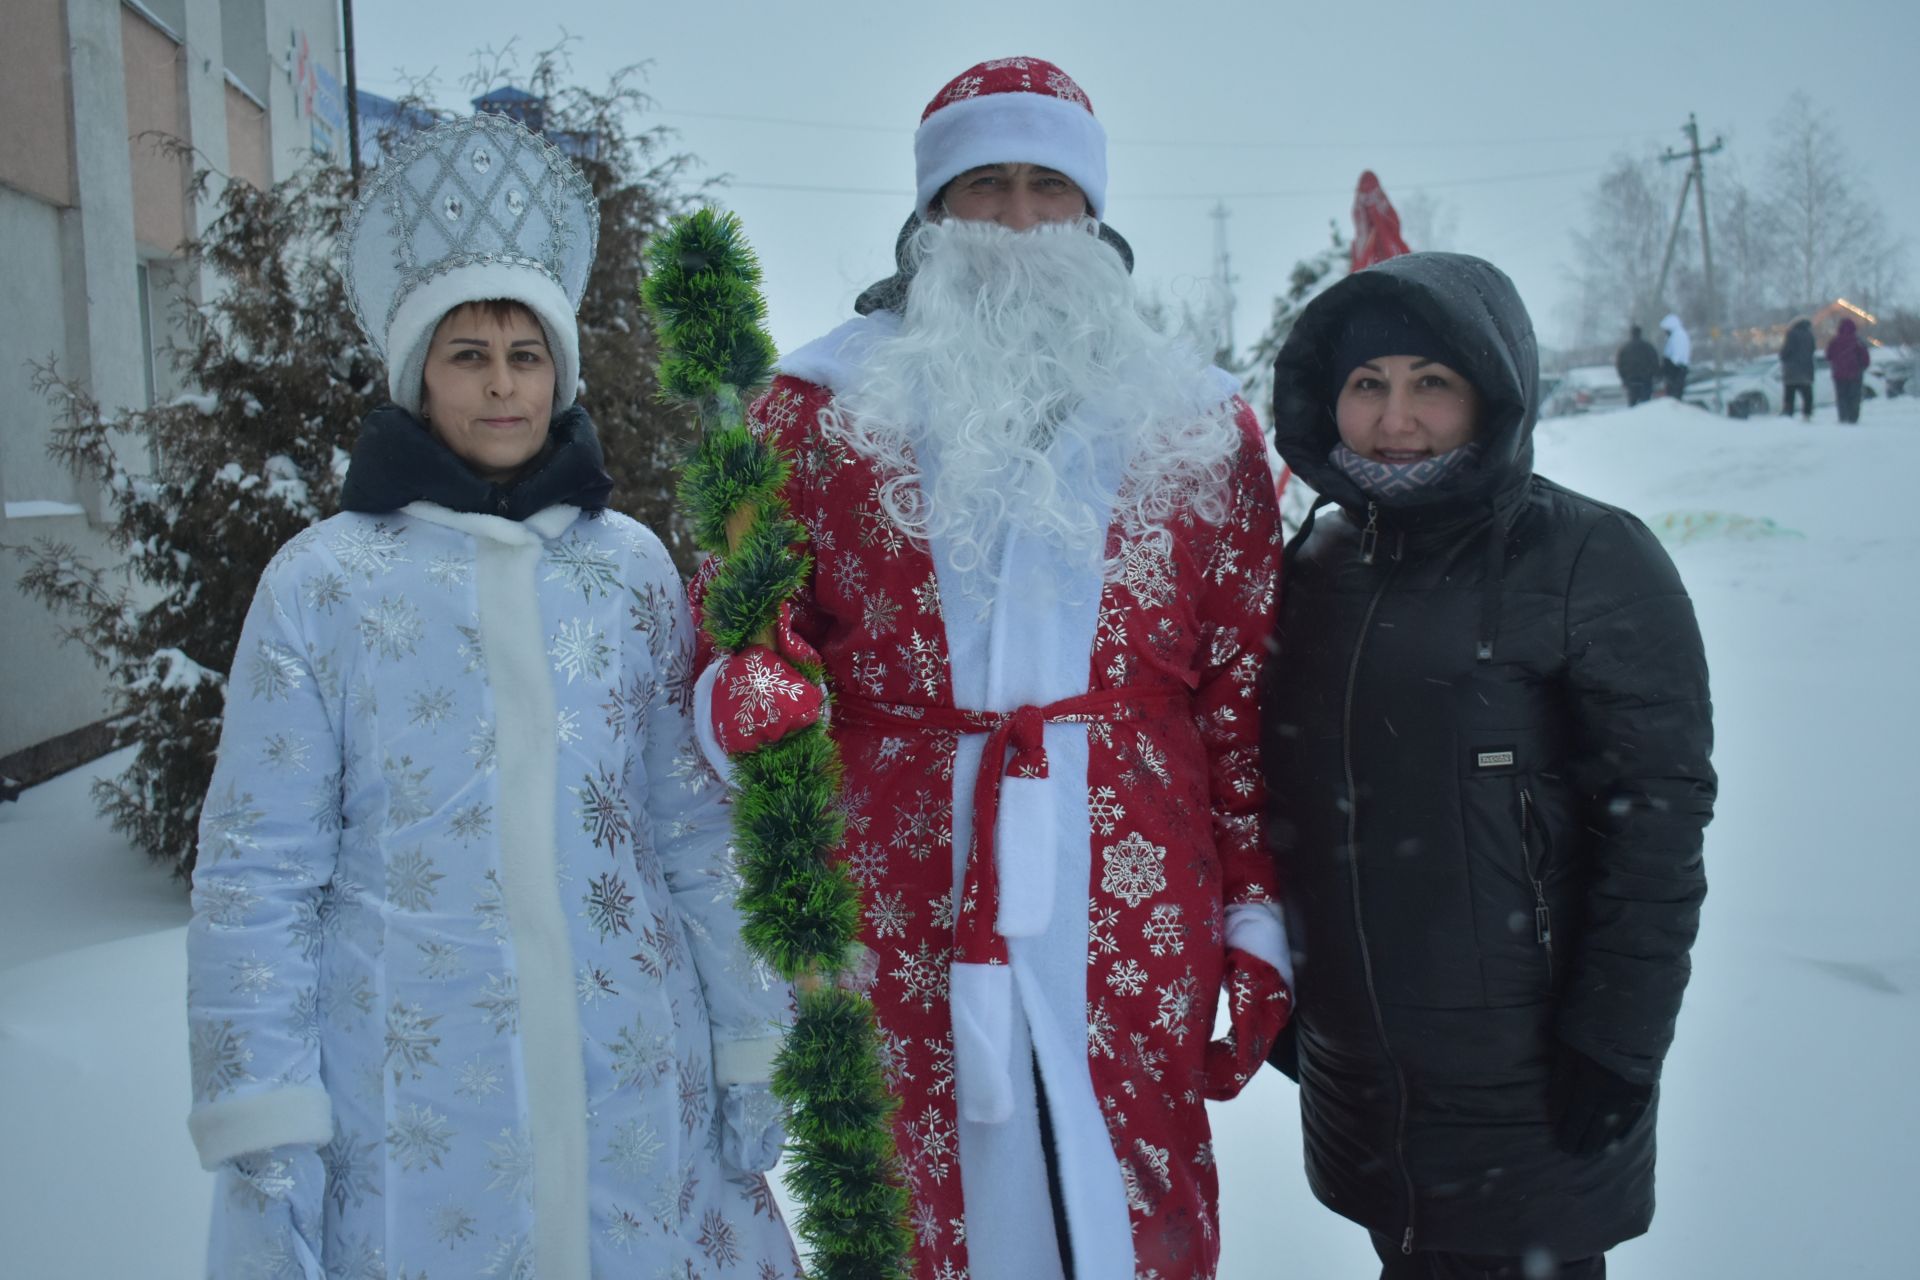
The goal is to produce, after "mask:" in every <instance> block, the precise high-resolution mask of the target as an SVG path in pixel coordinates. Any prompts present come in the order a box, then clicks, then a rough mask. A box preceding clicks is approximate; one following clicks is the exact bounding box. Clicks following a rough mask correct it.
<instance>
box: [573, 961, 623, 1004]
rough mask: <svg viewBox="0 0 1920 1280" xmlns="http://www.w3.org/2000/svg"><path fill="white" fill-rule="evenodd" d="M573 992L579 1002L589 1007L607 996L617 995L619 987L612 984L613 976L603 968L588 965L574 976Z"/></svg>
mask: <svg viewBox="0 0 1920 1280" xmlns="http://www.w3.org/2000/svg"><path fill="white" fill-rule="evenodd" d="M573 994H574V995H575V996H576V997H578V998H579V1001H580V1003H581V1004H584V1005H587V1006H589V1007H591V1006H593V1005H596V1004H599V1003H600V1002H601V1001H602V1000H605V999H607V998H608V997H609V996H617V995H619V994H620V988H619V987H617V986H615V985H614V981H613V976H612V975H611V974H609V973H608V972H607V971H606V970H605V969H602V968H600V967H599V966H597V965H589V966H588V967H587V968H585V969H582V970H581V971H580V972H579V974H578V975H577V976H576V977H575V978H574V981H573Z"/></svg>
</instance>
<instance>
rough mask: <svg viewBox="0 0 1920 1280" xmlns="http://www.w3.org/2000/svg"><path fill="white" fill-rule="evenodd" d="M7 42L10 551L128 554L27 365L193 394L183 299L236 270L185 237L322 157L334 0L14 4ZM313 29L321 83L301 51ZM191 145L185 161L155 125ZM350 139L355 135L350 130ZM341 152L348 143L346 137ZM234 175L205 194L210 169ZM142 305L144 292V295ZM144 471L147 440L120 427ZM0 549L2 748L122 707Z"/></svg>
mask: <svg viewBox="0 0 1920 1280" xmlns="http://www.w3.org/2000/svg"><path fill="white" fill-rule="evenodd" d="M6 9H7V16H6V21H5V23H4V32H5V34H4V36H3V37H0V107H4V108H5V109H6V110H5V116H6V118H7V120H8V121H9V128H8V131H7V132H6V134H5V136H4V137H0V298H5V300H6V305H5V306H4V307H0V503H3V504H4V505H0V547H4V546H25V545H30V544H32V543H33V542H35V541H37V540H40V539H47V540H51V541H54V542H57V543H62V544H65V545H68V546H71V547H72V548H73V549H74V550H75V551H76V552H78V553H79V554H81V555H83V556H86V557H87V558H89V559H90V560H92V561H93V562H94V563H95V564H98V565H101V566H103V567H108V568H112V567H113V564H114V557H113V555H112V551H111V548H110V547H109V546H108V545H107V541H106V536H105V528H106V525H105V518H106V517H107V516H108V515H109V514H110V512H109V509H108V501H107V496H106V495H105V494H103V493H101V492H100V491H99V489H98V487H97V486H95V485H93V484H91V483H89V482H88V481H85V480H76V479H75V478H74V477H73V476H71V475H69V474H68V473H67V472H66V471H65V469H64V468H62V467H61V466H60V465H59V464H58V463H57V462H55V461H54V460H53V459H51V458H50V457H48V455H47V444H48V441H49V439H50V434H51V432H52V430H53V428H54V426H55V424H56V422H57V414H56V411H55V405H54V404H53V403H51V402H50V401H49V399H48V397H47V396H45V395H43V394H41V393H39V392H36V391H35V390H34V389H33V385H32V383H33V373H32V370H31V369H30V368H29V365H28V362H29V361H46V360H53V361H56V362H57V364H58V367H59V369H60V372H61V373H62V374H63V375H64V376H67V377H71V378H73V379H75V380H76V381H77V382H78V383H79V384H80V385H81V386H82V387H84V388H85V389H86V390H87V392H88V393H89V394H91V395H92V396H93V397H94V398H96V399H97V400H98V401H99V402H100V403H101V404H102V405H103V406H105V407H106V408H107V409H108V410H109V411H119V410H128V409H139V408H144V407H145V406H147V405H148V404H149V403H152V402H153V401H155V400H161V401H164V400H167V399H170V398H172V396H173V395H175V394H177V393H178V392H179V391H181V390H183V389H185V388H183V387H182V386H181V385H180V384H179V380H178V377H177V375H175V374H174V373H173V372H172V370H171V369H170V368H169V367H168V365H167V363H166V362H165V360H164V359H160V360H156V359H155V353H156V351H157V350H158V349H159V348H161V347H163V346H164V344H165V343H166V341H167V339H168V337H169V334H170V333H171V332H172V331H173V330H174V328H175V326H176V325H177V324H178V320H177V316H178V306H177V304H178V303H180V302H182V301H190V300H194V299H206V298H210V297H213V296H215V295H216V293H217V291H218V290H219V288H221V287H222V285H221V283H220V282H219V281H218V280H217V279H215V278H213V277H212V276H211V275H209V274H207V273H205V272H204V271H203V270H201V269H199V268H196V267H191V266H189V265H187V264H185V263H183V262H182V261H181V260H180V258H179V246H180V245H181V243H182V242H183V241H185V240H187V239H190V238H192V237H193V236H196V235H198V234H200V233H201V232H203V231H204V230H205V229H206V227H207V226H208V225H209V223H210V222H211V220H212V219H213V217H214V216H215V215H216V213H217V210H218V203H217V201H218V196H219V194H220V191H221V183H222V181H223V178H222V176H221V175H230V176H232V177H233V178H237V179H240V180H243V181H247V182H250V183H254V184H256V185H264V184H266V183H270V182H273V181H276V180H278V179H280V178H284V177H286V176H287V175H289V174H291V173H292V172H293V171H294V170H295V169H297V168H298V167H299V166H300V165H301V164H303V163H306V162H307V161H308V160H309V159H310V158H311V157H312V155H313V151H314V142H315V139H316V137H319V138H321V139H323V140H325V139H327V138H328V137H330V133H329V131H328V130H326V129H321V130H318V131H316V130H315V128H314V125H313V117H312V115H311V113H309V112H308V110H307V103H308V102H309V101H310V100H311V96H312V95H311V93H309V92H303V84H304V85H308V86H310V85H312V84H314V83H316V81H317V80H319V81H324V79H325V77H326V76H333V77H337V76H338V73H339V68H340V57H339V51H338V40H339V36H338V27H337V11H336V8H335V5H334V4H333V3H332V2H331V0H138V2H136V0H124V2H123V0H8V2H7V6H6ZM301 36H304V37H305V50H306V57H307V60H308V66H307V67H306V69H305V70H306V75H305V77H304V78H302V77H301V76H298V75H296V71H297V70H298V69H299V68H298V67H297V66H296V58H295V51H296V50H297V49H298V48H299V47H300V43H299V42H300V37H301ZM156 133H158V134H166V135H169V136H171V137H174V138H178V139H179V140H181V142H183V143H186V144H189V145H190V146H191V147H192V149H193V153H194V155H193V159H192V160H191V161H189V160H188V159H186V158H185V157H183V156H177V155H175V156H169V155H167V154H165V153H164V151H162V150H161V149H159V148H157V147H156V146H155V145H154V142H155V139H154V138H153V137H151V136H146V135H150V134H156ZM342 142H343V143H344V139H342ZM337 154H340V155H344V149H343V147H342V148H341V149H338V150H337ZM196 166H197V167H204V168H207V169H209V170H211V171H212V172H213V173H214V174H215V175H216V176H215V178H214V180H213V181H212V182H211V183H210V184H209V185H208V187H207V189H206V192H205V194H204V195H203V196H202V197H201V198H199V199H195V198H193V196H192V195H191V194H190V191H189V187H188V179H189V175H190V172H191V170H192V169H193V168H194V167H196ZM143 303H144V305H143ZM118 444H119V445H120V447H121V451H122V456H123V458H126V459H129V460H130V461H131V462H132V463H133V464H135V465H136V466H137V465H138V464H139V463H140V462H141V460H142V459H143V457H144V454H143V450H144V444H143V442H142V441H140V440H138V439H134V438H127V437H122V438H121V439H120V440H119V441H118ZM19 569H20V562H19V561H18V559H16V558H15V557H14V556H12V555H11V554H9V553H6V552H4V551H0V653H5V654H6V655H7V661H6V662H5V663H0V762H4V761H6V760H7V759H9V758H12V759H14V760H16V761H17V760H19V759H22V758H23V756H22V755H20V754H19V753H23V752H25V751H27V749H29V748H37V747H40V746H44V745H45V744H46V743H48V742H49V740H60V739H63V738H74V737H76V736H77V734H78V731H81V730H84V729H85V728H86V726H88V725H90V724H93V723H95V722H97V721H98V720H99V719H100V718H101V717H102V716H103V715H104V714H106V711H107V709H108V706H109V700H108V697H107V687H106V684H105V677H104V676H103V674H102V673H100V672H98V671H96V670H95V669H94V668H93V666H92V664H91V663H90V662H89V661H88V660H87V659H86V657H85V656H84V654H82V653H81V652H80V651H79V650H77V649H75V648H73V647H72V646H64V647H63V646H62V645H61V644H60V643H59V638H58V636H59V625H60V623H59V620H58V619H56V618H55V617H54V616H53V615H52V614H50V613H49V612H48V610H47V609H46V608H45V607H44V606H42V605H41V604H40V603H39V602H38V601H35V600H33V599H31V598H29V597H27V596H25V595H24V593H22V592H21V591H20V590H19V588H18V587H17V585H16V583H17V579H18V577H19Z"/></svg>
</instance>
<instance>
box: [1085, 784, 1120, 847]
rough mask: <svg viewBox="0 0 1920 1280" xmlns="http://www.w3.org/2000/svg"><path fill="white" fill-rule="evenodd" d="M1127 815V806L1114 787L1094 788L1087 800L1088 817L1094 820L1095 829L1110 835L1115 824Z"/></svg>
mask: <svg viewBox="0 0 1920 1280" xmlns="http://www.w3.org/2000/svg"><path fill="white" fill-rule="evenodd" d="M1126 816H1127V810H1126V807H1125V806H1124V805H1122V804H1121V803H1120V801H1119V798H1118V797H1117V796H1116V795H1115V794H1114V790H1113V788H1112V787H1095V788H1094V789H1093V795H1092V797H1091V798H1089V799H1088V801H1087V817H1088V818H1090V819H1091V820H1092V821H1093V829H1094V830H1095V831H1097V832H1099V833H1100V834H1101V835H1103V836H1110V835H1112V834H1113V829H1114V826H1115V824H1116V823H1118V822H1119V821H1120V820H1121V819H1122V818H1124V817H1126Z"/></svg>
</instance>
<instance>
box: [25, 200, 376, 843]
mask: <svg viewBox="0 0 1920 1280" xmlns="http://www.w3.org/2000/svg"><path fill="white" fill-rule="evenodd" d="M345 186H346V179H345V175H344V174H340V173H338V172H335V171H332V170H328V169H323V168H319V167H312V168H309V169H306V170H303V171H302V172H301V173H299V174H297V175H295V176H294V177H292V178H289V179H287V180H286V181H284V182H282V183H280V184H279V185H277V186H275V187H272V188H270V189H267V190H264V191H263V190H259V189H256V188H254V187H251V186H248V185H247V184H245V183H241V182H233V183H229V184H228V186H227V188H226V191H225V193H224V194H223V195H222V196H221V197H220V206H219V217H218V218H217V220H216V221H215V222H214V223H213V224H212V226H211V227H209V228H208V231H207V234H206V235H205V236H204V237H203V238H202V239H201V240H200V241H199V242H197V243H195V244H193V245H191V246H189V250H188V255H189V258H190V260H191V265H194V266H198V265H201V264H204V265H205V266H207V267H210V268H211V269H212V271H213V273H214V274H215V276H216V277H217V279H218V280H219V281H220V293H219V296H218V297H216V298H213V299H211V300H209V301H207V302H204V303H200V304H196V305H189V306H186V309H185V314H184V317H183V318H184V326H183V329H182V332H181V337H180V338H179V340H178V345H177V346H176V347H175V348H174V350H173V351H172V353H171V354H172V356H173V359H174V361H175V363H176V365H177V367H178V369H179V371H180V374H181V376H182V380H183V381H184V382H186V383H187V384H189V385H191V386H194V387H196V388H198V391H197V392H196V393H195V394H192V395H184V396H181V397H179V398H178V399H176V400H174V401H172V402H171V403H168V404H163V405H157V406H155V407H154V408H151V409H148V410H145V411H143V412H137V413H130V414H127V415H125V416H113V415H109V414H108V413H106V412H104V411H103V410H102V408H101V406H100V405H99V403H98V402H96V401H95V400H94V399H93V398H92V397H91V396H90V395H88V394H87V393H86V391H85V390H84V389H83V388H82V387H80V386H79V385H78V384H77V383H75V382H74V381H72V380H70V379H67V378H64V377H62V376H61V375H60V373H59V371H58V370H57V369H56V368H55V367H54V366H52V365H51V364H48V365H44V366H39V367H37V369H36V380H37V381H36V385H37V386H38V388H39V389H40V390H41V391H42V392H43V393H45V394H46V395H47V396H48V398H49V399H50V401H51V402H52V403H53V405H54V408H55V412H56V414H57V415H58V423H57V426H56V427H55V430H54V432H53V438H52V444H51V450H52V452H53V454H54V455H55V456H56V457H58V458H59V459H60V460H61V461H62V462H64V463H65V464H66V465H67V466H68V467H69V468H71V470H72V471H73V472H74V474H75V475H76V476H78V477H80V478H81V479H82V480H83V481H87V482H91V483H92V484H95V485H98V486H99V487H100V488H101V489H102V490H103V491H104V493H105V495H106V497H107V500H108V505H109V513H108V516H107V518H108V521H109V525H108V535H109V539H110V542H111V545H112V546H113V547H114V549H115V550H117V551H119V552H121V553H123V554H124V556H125V563H124V569H122V567H121V566H115V567H114V568H112V569H111V570H110V569H108V568H105V567H102V566H99V565H94V564H90V563H88V562H87V561H86V560H84V559H83V558H81V557H79V556H78V555H76V554H75V553H74V551H73V550H72V548H70V547H68V546H65V545H62V544H60V543H56V542H52V541H47V540H42V541H40V542H38V543H36V544H35V545H34V546H32V547H30V548H21V547H16V548H13V550H14V551H15V552H16V554H18V555H19V556H20V557H21V558H22V559H24V561H25V562H26V571H25V573H24V574H23V575H22V577H21V580H20V581H21V586H22V587H23V588H24V589H25V590H26V591H28V592H29V593H31V594H32V595H34V596H36V597H38V598H39V599H40V600H42V601H44V602H45V603H46V604H48V605H49V606H51V607H52V608H53V609H54V610H55V611H56V612H57V613H59V614H61V615H62V616H63V618H64V620H65V623H66V625H65V628H64V630H65V634H66V635H67V637H68V638H69V639H70V640H72V641H74V642H76V643H78V644H80V645H82V646H83V647H84V648H85V649H86V650H87V651H88V652H89V653H90V654H91V655H92V656H93V659H94V661H95V662H96V663H97V664H98V665H100V666H101V667H103V668H105V669H106V670H108V671H109V672H110V673H111V676H112V685H113V701H114V706H113V721H114V727H115V731H116V737H117V740H118V742H119V743H121V744H123V745H124V744H135V745H137V746H138V747H139V750H138V752H137V753H136V754H135V756H134V758H133V762H132V763H131V764H130V765H129V766H128V768H127V770H126V772H124V773H122V774H121V775H120V776H118V777H115V778H103V779H101V780H100V781H99V782H97V783H96V784H95V800H96V802H97V803H98V804H99V805H100V807H101V810H102V812H103V813H104V814H106V815H107V816H108V817H109V818H111V819H112V822H113V825H114V828H115V829H116V830H118V831H121V832H123V833H124V834H126V835H127V836H128V837H129V838H131V839H132V841H133V842H134V843H135V844H136V845H138V846H139V847H140V848H141V849H144V850H145V851H146V852H147V853H148V854H150V855H152V856H153V857H154V858H156V859H158V860H160V861H163V862H167V863H169V864H171V865H172V866H173V868H174V869H175V871H176V872H177V873H178V874H180V875H182V876H185V875H186V874H188V873H189V872H190V871H191V870H192V868H193V860H194V845H195V829H196V827H197V825H198V823H199V818H200V804H201V800H202V798H203V797H204V796H205V795H206V791H207V782H208V779H209V778H210V776H211V775H212V772H213V757H214V751H215V748H216V747H217V745H218V742H219V736H220V717H221V712H222V710H223V708H224V706H225V702H226V681H227V672H228V670H229V669H230V667H231V665H232V662H233V651H234V646H235V645H236V644H237V643H238V641H239V638H240V626H241V623H242V622H243V621H244V620H245V617H246V612H247V606H248V604H249V603H250V601H251V600H252V598H253V592H254V586H255V584H256V583H257V581H258V580H259V577H260V573H261V570H262V569H264V568H265V567H266V564H267V561H268V560H269V559H271V558H272V556H273V553H274V552H275V551H276V550H277V549H278V548H279V547H280V545H281V544H282V543H284V542H286V541H287V540H288V539H289V538H291V537H292V536H293V535H294V534H296V533H298V532H299V531H300V530H301V529H303V528H305V527H306V526H307V525H308V524H311V523H312V522H313V521H315V520H317V519H319V518H320V517H322V516H324V515H327V514H328V513H330V512H332V511H333V510H334V509H335V506H336V502H337V498H338V495H339V478H340V475H341V474H342V472H343V467H344V462H345V458H346V452H345V451H346V450H347V449H348V448H349V447H350V445H351V443H352V440H353V435H354V431H355V429H356V428H357V426H358V424H359V421H360V418H361V416H362V415H363V414H364V413H365V412H366V410H367V409H368V408H369V407H371V406H372V405H373V404H374V403H375V402H376V399H377V398H378V397H381V396H383V395H384V391H385V376H384V374H383V373H382V371H381V367H380V364H379V362H378V360H377V358H376V357H375V356H374V354H373V353H372V351H371V350H370V349H369V348H368V347H367V346H366V344H365V342H364V340H363V338H362V337H361V335H360V333H359V331H358V330H357V329H356V328H355V326H354V324H353V321H352V319H351V318H350V317H351V311H350V309H349V308H348V306H347V300H346V295H345V292H344V290H343V288H342V284H341V280H340V277H339V274H338V273H337V272H336V271H335V269H334V267H333V263H332V260H331V257H332V255H331V247H332V243H333V241H334V239H335V237H336V236H337V234H338V232H339V229H340V223H341V218H342V215H343V214H344V212H345V209H346V205H347V193H346V190H345Z"/></svg>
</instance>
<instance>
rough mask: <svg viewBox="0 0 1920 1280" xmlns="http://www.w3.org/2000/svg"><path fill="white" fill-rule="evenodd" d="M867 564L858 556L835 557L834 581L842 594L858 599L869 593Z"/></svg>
mask: <svg viewBox="0 0 1920 1280" xmlns="http://www.w3.org/2000/svg"><path fill="white" fill-rule="evenodd" d="M867 576H868V575H867V562H866V561H865V560H864V559H862V558H861V557H860V556H857V555H844V556H835V557H834V560H833V581H834V585H835V586H836V587H838V588H839V589H840V594H841V595H843V596H846V597H847V598H848V599H857V598H858V597H860V596H864V595H865V594H866V593H867Z"/></svg>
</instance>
